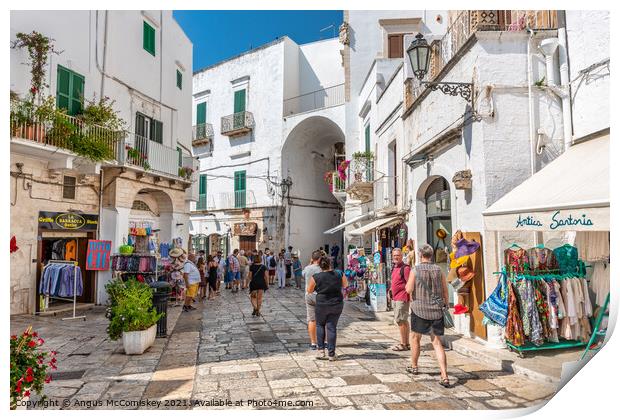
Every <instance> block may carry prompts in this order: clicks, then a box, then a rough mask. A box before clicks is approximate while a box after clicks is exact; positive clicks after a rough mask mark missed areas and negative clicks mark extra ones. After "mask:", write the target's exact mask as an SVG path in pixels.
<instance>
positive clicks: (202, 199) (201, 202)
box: [196, 194, 207, 210]
mask: <svg viewBox="0 0 620 420" xmlns="http://www.w3.org/2000/svg"><path fill="white" fill-rule="evenodd" d="M206 209H207V196H206V194H201V195H199V196H198V201H197V202H196V210H206Z"/></svg>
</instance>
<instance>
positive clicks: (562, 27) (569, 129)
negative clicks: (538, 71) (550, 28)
mask: <svg viewBox="0 0 620 420" xmlns="http://www.w3.org/2000/svg"><path fill="white" fill-rule="evenodd" d="M558 23H559V25H558V42H559V47H560V48H559V51H558V57H559V59H560V83H561V84H562V93H563V95H562V119H563V123H564V151H567V150H568V148H569V147H571V146H572V144H573V113H572V109H571V99H570V79H569V77H570V76H569V74H568V45H567V41H566V11H564V10H560V11H558Z"/></svg>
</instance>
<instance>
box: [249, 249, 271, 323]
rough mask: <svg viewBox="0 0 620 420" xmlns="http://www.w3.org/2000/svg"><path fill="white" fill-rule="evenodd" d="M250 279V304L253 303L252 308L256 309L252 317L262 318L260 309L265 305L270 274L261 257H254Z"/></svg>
mask: <svg viewBox="0 0 620 420" xmlns="http://www.w3.org/2000/svg"><path fill="white" fill-rule="evenodd" d="M250 277H251V280H250V285H249V287H250V302H252V307H253V308H254V311H253V312H252V316H261V313H260V308H261V306H262V304H263V296H264V293H265V291H266V290H267V289H269V287H268V286H267V283H268V282H269V274H268V272H267V267H265V266H264V265H263V264H262V261H261V257H260V256H259V255H254V257H253V259H252V265H251V266H250Z"/></svg>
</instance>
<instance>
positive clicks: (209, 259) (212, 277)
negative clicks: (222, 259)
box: [207, 255, 218, 300]
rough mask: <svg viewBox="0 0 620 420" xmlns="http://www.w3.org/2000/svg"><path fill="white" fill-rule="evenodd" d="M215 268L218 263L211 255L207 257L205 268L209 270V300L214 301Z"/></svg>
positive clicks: (215, 288) (215, 286) (215, 285)
mask: <svg viewBox="0 0 620 420" xmlns="http://www.w3.org/2000/svg"><path fill="white" fill-rule="evenodd" d="M217 267H218V263H217V261H215V259H214V258H213V256H212V255H209V256H208V257H207V268H208V269H209V300H213V299H215V294H216V292H217Z"/></svg>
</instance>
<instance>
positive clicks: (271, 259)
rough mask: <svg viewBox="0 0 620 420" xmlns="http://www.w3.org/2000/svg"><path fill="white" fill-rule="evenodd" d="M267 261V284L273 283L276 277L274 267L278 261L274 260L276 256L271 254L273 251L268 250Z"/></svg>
mask: <svg viewBox="0 0 620 420" xmlns="http://www.w3.org/2000/svg"><path fill="white" fill-rule="evenodd" d="M267 263H268V264H269V285H270V286H271V285H273V283H274V281H275V277H276V268H277V266H278V263H277V262H276V257H275V256H274V255H273V251H269V254H268V255H267Z"/></svg>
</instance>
